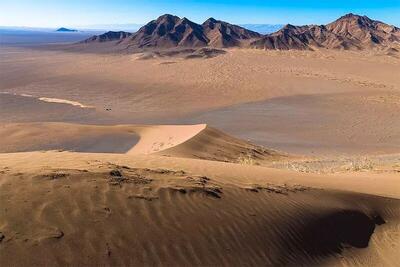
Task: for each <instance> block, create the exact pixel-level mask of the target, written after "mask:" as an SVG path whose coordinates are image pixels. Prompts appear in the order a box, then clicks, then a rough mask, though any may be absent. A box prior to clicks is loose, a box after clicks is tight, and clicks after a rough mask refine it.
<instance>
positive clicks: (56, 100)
mask: <svg viewBox="0 0 400 267" xmlns="http://www.w3.org/2000/svg"><path fill="white" fill-rule="evenodd" d="M0 94H6V95H15V96H23V97H30V98H35V99H38V100H40V101H43V102H49V103H57V104H68V105H72V106H77V107H81V108H93V106H86V105H83V104H82V103H79V102H78V101H72V100H66V99H59V98H50V97H40V96H34V95H30V94H17V93H12V92H0Z"/></svg>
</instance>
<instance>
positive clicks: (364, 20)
mask: <svg viewBox="0 0 400 267" xmlns="http://www.w3.org/2000/svg"><path fill="white" fill-rule="evenodd" d="M399 41H400V29H399V28H397V27H395V26H390V25H388V24H385V23H382V22H380V21H375V20H371V19H369V18H368V17H366V16H359V15H354V14H347V15H345V16H343V17H341V18H339V19H337V20H336V21H334V22H332V23H329V24H327V25H306V26H293V25H286V26H285V27H284V28H282V29H281V30H279V31H277V32H275V33H272V34H268V35H265V36H263V37H262V38H260V39H258V40H256V41H254V42H252V43H251V44H250V47H253V48H261V49H278V50H288V49H298V50H313V49H315V48H327V49H356V50H362V49H368V48H374V47H381V48H383V47H386V46H390V45H391V44H393V43H396V42H399Z"/></svg>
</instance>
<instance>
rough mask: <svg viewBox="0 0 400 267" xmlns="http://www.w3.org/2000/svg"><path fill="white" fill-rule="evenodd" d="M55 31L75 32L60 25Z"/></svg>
mask: <svg viewBox="0 0 400 267" xmlns="http://www.w3.org/2000/svg"><path fill="white" fill-rule="evenodd" d="M56 32H77V30H74V29H67V28H63V27H61V28H59V29H57V30H56Z"/></svg>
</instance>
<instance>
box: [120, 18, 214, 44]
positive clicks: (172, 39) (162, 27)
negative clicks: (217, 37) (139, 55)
mask: <svg viewBox="0 0 400 267" xmlns="http://www.w3.org/2000/svg"><path fill="white" fill-rule="evenodd" d="M124 43H125V44H127V45H128V46H129V47H131V48H132V47H137V48H146V47H162V48H171V47H177V46H182V47H204V46H207V43H208V39H207V37H206V36H205V35H204V32H203V29H202V27H201V25H198V24H196V23H194V22H192V21H190V20H188V19H187V18H182V19H181V18H179V17H177V16H173V15H169V14H166V15H163V16H161V17H159V18H158V19H157V20H153V21H151V22H149V23H148V24H146V25H145V26H143V27H142V28H140V29H139V30H138V31H137V32H136V33H135V34H133V36H132V37H130V38H128V39H127V40H125V42H124Z"/></svg>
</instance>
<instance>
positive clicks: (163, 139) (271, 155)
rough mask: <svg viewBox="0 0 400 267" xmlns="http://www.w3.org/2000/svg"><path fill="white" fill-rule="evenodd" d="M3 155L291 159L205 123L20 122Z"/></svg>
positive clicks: (4, 139)
mask: <svg viewBox="0 0 400 267" xmlns="http://www.w3.org/2000/svg"><path fill="white" fill-rule="evenodd" d="M0 140H1V141H0V153H10V152H26V151H38V150H41V151H46V150H65V151H76V152H98V153H101V152H103V153H127V154H130V155H143V154H144V155H146V154H153V153H159V154H161V155H164V156H174V157H183V158H200V159H212V160H217V161H227V162H239V161H241V160H242V161H245V160H249V161H250V160H251V161H252V163H255V162H262V161H264V160H272V159H279V158H281V157H287V156H284V155H283V154H279V153H278V152H276V151H273V150H268V149H265V148H261V147H259V146H256V145H253V144H250V143H248V142H245V141H242V140H239V139H236V138H234V137H231V136H229V135H227V134H224V133H223V132H221V131H218V130H216V129H213V128H211V127H207V125H205V124H199V125H117V126H100V125H81V124H69V123H19V124H4V125H1V126H0Z"/></svg>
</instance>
